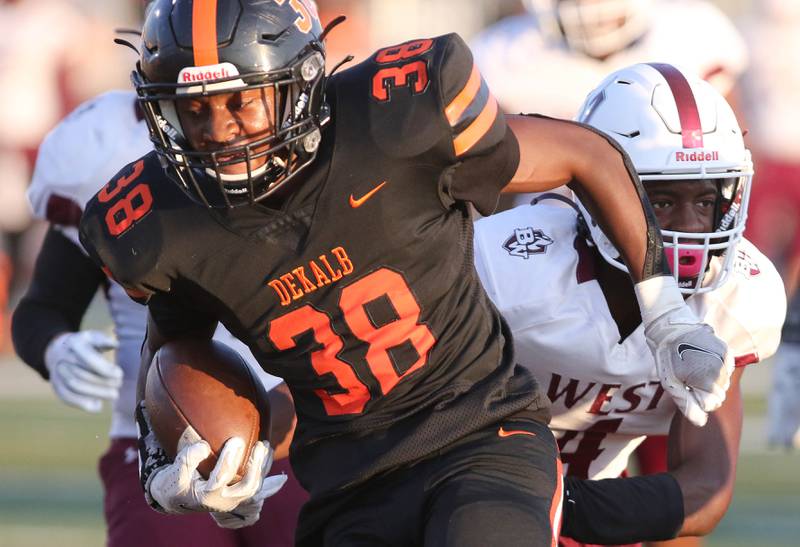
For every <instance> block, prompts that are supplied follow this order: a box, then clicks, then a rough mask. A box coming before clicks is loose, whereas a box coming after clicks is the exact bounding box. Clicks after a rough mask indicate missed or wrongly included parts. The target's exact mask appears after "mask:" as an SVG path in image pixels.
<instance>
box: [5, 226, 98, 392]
mask: <svg viewBox="0 0 800 547" xmlns="http://www.w3.org/2000/svg"><path fill="white" fill-rule="evenodd" d="M104 280H105V275H104V274H103V272H102V270H101V269H100V268H99V267H98V266H97V265H96V264H95V263H94V262H93V261H92V260H91V259H90V258H89V257H87V256H86V255H85V254H83V252H81V250H80V248H79V247H78V246H77V245H75V243H73V242H72V241H70V240H69V239H67V237H66V236H64V235H63V234H61V233H60V232H59V231H57V230H55V229H54V228H52V227H51V228H50V229H49V230H48V232H47V235H46V236H45V238H44V243H43V244H42V249H41V251H39V256H38V257H37V259H36V266H35V268H34V270H33V279H32V280H31V284H30V286H29V287H28V291H27V292H26V293H25V296H23V297H22V300H21V301H20V303H19V304H18V305H17V308H16V310H14V315H13V317H12V322H11V335H12V339H13V342H14V349H15V350H16V352H17V355H19V356H20V358H21V359H22V360H23V361H25V363H27V364H28V365H30V366H31V367H32V368H33V369H34V370H36V371H37V372H38V373H39V374H41V375H42V377H43V378H45V379H48V376H49V375H48V372H47V368H46V367H45V364H44V351H45V348H46V347H47V344H48V343H49V342H50V340H52V339H53V338H54V337H55V336H56V335H57V334H60V333H62V332H71V331H77V330H78V329H79V328H80V325H81V319H82V318H83V314H84V313H85V312H86V308H88V307H89V303H90V302H91V301H92V298H93V297H94V294H95V292H97V288H98V287H99V286H100V284H101V283H102V282H103V281H104Z"/></svg>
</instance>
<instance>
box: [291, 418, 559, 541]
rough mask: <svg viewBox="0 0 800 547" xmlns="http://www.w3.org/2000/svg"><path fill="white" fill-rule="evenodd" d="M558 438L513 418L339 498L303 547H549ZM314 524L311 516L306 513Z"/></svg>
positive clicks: (554, 523) (555, 511)
mask: <svg viewBox="0 0 800 547" xmlns="http://www.w3.org/2000/svg"><path fill="white" fill-rule="evenodd" d="M557 459H558V453H557V449H556V443H555V440H554V438H553V436H552V434H551V433H550V430H549V429H548V427H547V426H546V425H545V424H543V423H541V422H538V421H532V420H527V419H526V420H523V419H514V418H510V419H508V420H507V421H503V422H501V423H498V424H495V425H493V426H490V427H487V428H485V429H483V430H480V431H477V432H475V433H472V434H471V435H468V436H467V437H465V438H463V439H461V440H460V441H458V442H457V443H455V444H453V445H451V446H450V447H448V448H447V450H443V451H441V452H439V453H437V454H435V455H433V456H431V457H429V458H426V459H424V460H422V461H420V462H417V463H415V464H414V465H411V466H404V467H400V468H398V469H395V470H392V471H390V472H388V473H385V474H383V475H381V476H379V477H376V478H373V479H371V480H369V481H366V482H365V483H363V484H361V485H359V486H357V487H355V488H353V489H351V490H350V491H349V492H348V493H347V494H346V495H342V496H340V497H339V498H334V499H332V500H331V503H333V504H335V505H336V507H335V508H332V507H330V506H328V507H327V510H328V511H331V509H334V511H333V513H334V516H333V517H332V518H330V519H329V520H328V521H327V523H326V524H325V526H323V527H322V528H321V529H318V530H316V531H315V532H314V533H312V534H308V530H305V532H306V533H304V529H303V521H304V520H305V519H304V516H303V515H301V518H300V523H299V528H298V538H302V539H298V545H299V546H304V547H312V546H314V547H319V546H325V547H330V546H336V547H340V546H348V547H349V546H412V545H427V546H432V547H445V546H454V547H455V546H458V547H472V546H474V547H493V546H498V547H515V546H522V545H525V546H540V545H541V546H545V545H547V546H549V545H553V544H554V543H553V538H554V536H555V537H557V534H558V528H559V524H560V508H561V476H560V473H559V466H558V463H557ZM305 516H306V517H309V520H313V515H305Z"/></svg>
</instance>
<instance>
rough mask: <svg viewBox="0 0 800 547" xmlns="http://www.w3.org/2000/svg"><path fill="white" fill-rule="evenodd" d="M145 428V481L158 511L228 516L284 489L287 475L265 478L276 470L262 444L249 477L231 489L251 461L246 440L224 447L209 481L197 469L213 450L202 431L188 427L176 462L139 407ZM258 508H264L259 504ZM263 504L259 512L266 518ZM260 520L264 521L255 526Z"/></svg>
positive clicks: (139, 418) (141, 428) (142, 448)
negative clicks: (209, 513) (232, 482)
mask: <svg viewBox="0 0 800 547" xmlns="http://www.w3.org/2000/svg"><path fill="white" fill-rule="evenodd" d="M136 414H137V416H136V418H137V419H136V421H137V425H138V426H139V459H140V472H139V479H140V480H141V481H142V485H143V486H144V491H145V499H147V502H148V503H149V504H150V506H151V507H153V508H154V509H156V510H157V511H161V512H164V513H172V514H183V513H193V512H212V511H214V512H222V513H228V512H230V511H233V510H234V509H237V508H238V507H239V506H240V505H241V504H243V503H244V502H247V501H249V500H252V499H253V498H256V497H257V496H261V499H260V502H261V503H262V504H263V502H264V499H266V498H267V497H269V496H271V495H272V494H274V493H276V492H277V491H278V490H280V488H281V486H283V483H285V482H286V476H285V475H276V476H274V477H267V478H266V479H265V478H264V477H265V475H266V473H267V472H268V471H269V468H270V466H271V465H272V448H271V447H270V446H269V443H267V442H262V441H258V442H256V443H255V444H254V445H253V450H252V451H251V453H250V457H249V459H248V463H247V467H246V468H245V474H244V477H242V480H240V481H239V482H237V483H236V484H234V485H229V483H230V482H231V480H233V477H234V476H235V475H236V471H237V470H238V469H239V466H240V464H241V462H242V459H243V458H245V457H246V455H245V453H244V449H245V444H244V440H243V439H241V438H240V437H231V438H230V439H228V440H227V441H226V442H225V445H224V446H223V447H222V451H221V452H220V455H219V458H218V459H217V464H216V465H215V466H214V469H213V470H212V471H211V474H210V475H209V477H208V480H205V479H203V477H201V476H200V472H199V471H198V470H197V466H198V465H200V462H202V461H203V460H205V459H206V458H207V457H208V456H209V455H210V454H211V448H210V447H209V446H208V443H206V442H205V441H203V440H200V437H199V435H198V434H197V432H195V431H194V430H192V428H187V431H186V432H184V434H183V437H182V441H181V444H180V445H179V446H178V454H177V456H175V461H173V462H170V461H169V459H168V458H167V455H166V454H165V453H164V450H163V448H161V446H160V445H159V444H158V440H157V439H156V438H155V434H154V433H153V432H152V430H151V428H150V423H149V418H148V417H147V409H146V407H145V405H144V402H140V403H139V405H138V406H137V408H136ZM256 503H258V502H257V501H256ZM260 509H261V507H260V505H259V507H258V510H259V513H260ZM256 520H258V516H256V517H255V518H253V520H252V522H255V521H256Z"/></svg>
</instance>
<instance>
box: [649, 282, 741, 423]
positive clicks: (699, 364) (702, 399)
mask: <svg viewBox="0 0 800 547" xmlns="http://www.w3.org/2000/svg"><path fill="white" fill-rule="evenodd" d="M634 288H635V290H636V298H637V300H638V301H639V308H640V310H641V312H642V323H643V324H644V335H645V338H646V339H647V345H648V346H649V347H650V351H652V352H653V357H654V358H655V361H656V370H657V372H658V377H659V380H660V381H661V385H662V386H664V389H665V390H667V391H668V392H669V394H670V395H671V396H672V399H673V400H674V401H675V404H676V405H677V407H678V409H680V411H681V412H682V413H683V414H684V416H686V418H687V419H689V421H691V422H692V423H693V424H695V425H697V426H704V425H705V424H706V421H707V420H708V413H709V412H712V411H714V410H716V409H718V408H719V407H720V406H722V403H723V402H724V401H725V395H726V391H727V390H728V386H729V385H730V379H731V374H733V362H732V360H730V359H728V358H727V357H726V353H727V348H728V346H727V344H725V342H723V341H722V340H720V339H719V338H717V337H716V336H715V335H714V329H712V328H711V327H710V326H708V325H706V324H705V323H703V322H701V321H700V320H699V319H698V318H697V316H695V314H694V312H692V310H691V309H689V307H688V306H687V305H686V303H685V302H684V301H683V296H682V295H681V293H680V291H679V290H678V285H677V283H676V281H675V278H673V277H672V276H661V277H653V278H650V279H648V280H646V281H642V282H641V283H637V284H636V285H635V287H634Z"/></svg>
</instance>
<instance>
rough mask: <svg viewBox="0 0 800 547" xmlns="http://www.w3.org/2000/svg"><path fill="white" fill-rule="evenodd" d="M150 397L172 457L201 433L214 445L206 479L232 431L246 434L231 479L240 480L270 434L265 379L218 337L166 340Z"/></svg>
mask: <svg viewBox="0 0 800 547" xmlns="http://www.w3.org/2000/svg"><path fill="white" fill-rule="evenodd" d="M145 402H146V405H147V412H148V414H149V416H150V422H151V425H152V427H153V432H154V433H155V435H156V438H157V439H158V441H159V442H160V443H161V446H162V447H163V448H164V450H165V451H166V453H167V455H168V456H169V457H170V458H173V459H174V458H175V456H176V454H177V453H178V452H179V451H180V449H181V448H183V447H184V446H185V445H186V444H190V443H192V442H196V441H199V440H200V439H203V440H205V441H206V442H207V443H208V444H209V445H210V446H211V451H212V453H211V455H210V456H209V457H208V458H206V459H205V460H203V461H202V462H201V463H200V466H199V467H198V471H199V472H200V474H201V475H202V476H203V477H204V478H206V479H207V478H208V475H209V473H210V472H211V470H212V469H213V468H214V465H215V464H216V462H217V457H218V456H219V454H220V451H221V450H222V445H223V444H225V441H227V440H228V439H230V438H231V437H241V438H242V439H244V442H245V454H247V457H245V458H244V459H243V462H242V465H241V466H240V467H239V470H238V473H237V476H236V477H235V478H234V480H233V481H232V483H233V482H236V481H239V480H241V478H242V475H243V472H244V468H245V465H246V464H247V460H248V458H249V454H250V451H251V450H252V448H253V445H254V444H255V443H256V441H259V440H269V436H270V411H269V402H268V399H267V394H266V391H265V390H264V387H263V385H262V384H261V381H260V380H259V379H258V378H257V377H256V375H255V374H254V373H253V371H251V370H250V367H248V366H247V363H246V362H245V360H244V359H243V358H242V357H241V356H240V355H239V354H238V353H237V352H236V351H234V350H233V349H231V348H229V347H228V346H226V345H225V344H222V343H220V342H216V341H214V340H200V339H197V340H189V339H187V340H178V341H173V342H168V343H167V344H165V345H164V346H162V347H161V349H159V350H158V352H156V354H155V356H154V357H153V363H152V364H151V365H150V369H149V370H148V371H147V384H146V386H145ZM190 426H191V427H190ZM194 432H196V435H195V433H194Z"/></svg>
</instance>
